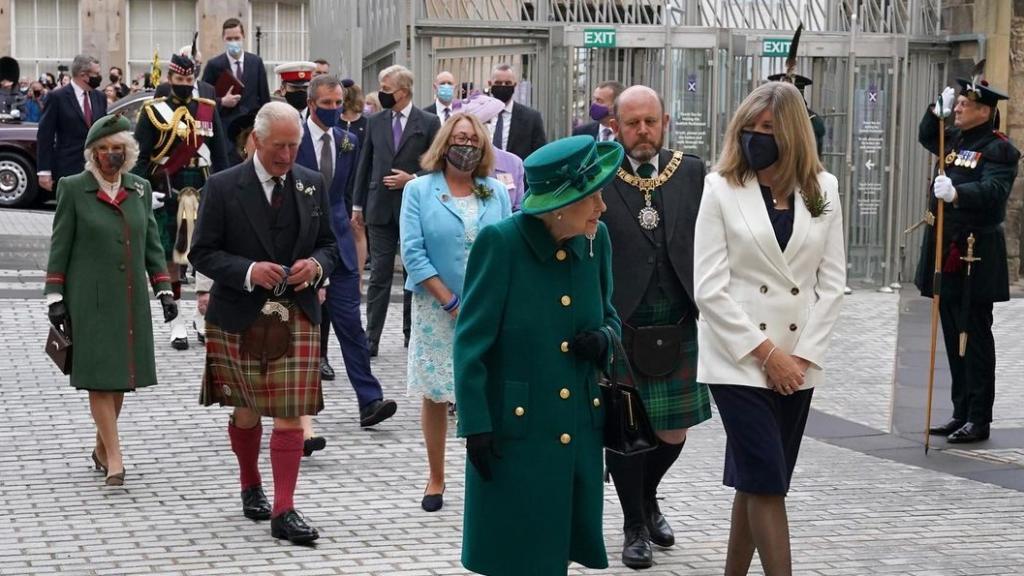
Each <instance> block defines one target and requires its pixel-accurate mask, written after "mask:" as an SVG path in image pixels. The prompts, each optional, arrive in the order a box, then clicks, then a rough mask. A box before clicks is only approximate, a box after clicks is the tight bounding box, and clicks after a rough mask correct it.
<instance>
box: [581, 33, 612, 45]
mask: <svg viewBox="0 0 1024 576" xmlns="http://www.w3.org/2000/svg"><path fill="white" fill-rule="evenodd" d="M583 47H584V48H615V29H614V28H587V29H586V30H584V31H583Z"/></svg>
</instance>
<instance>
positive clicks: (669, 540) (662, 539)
mask: <svg viewBox="0 0 1024 576" xmlns="http://www.w3.org/2000/svg"><path fill="white" fill-rule="evenodd" d="M647 531H648V533H650V535H651V543H652V544H655V545H657V546H661V547H662V548H668V547H670V546H672V545H674V544H675V543H676V535H675V533H674V532H672V527H671V526H669V525H668V520H665V516H663V515H662V513H661V508H659V507H658V502H657V500H655V501H654V502H649V503H648V504H647Z"/></svg>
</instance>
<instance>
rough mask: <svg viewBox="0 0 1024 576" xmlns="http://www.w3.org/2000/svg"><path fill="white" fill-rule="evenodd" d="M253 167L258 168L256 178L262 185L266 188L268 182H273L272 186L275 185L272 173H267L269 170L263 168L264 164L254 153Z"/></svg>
mask: <svg viewBox="0 0 1024 576" xmlns="http://www.w3.org/2000/svg"><path fill="white" fill-rule="evenodd" d="M252 165H253V167H254V168H256V178H258V179H259V181H260V184H263V185H264V186H266V185H267V182H271V184H273V180H271V178H273V176H271V174H270V172H267V169H266V168H264V167H263V163H262V162H260V157H259V155H258V154H256V153H253V155H252Z"/></svg>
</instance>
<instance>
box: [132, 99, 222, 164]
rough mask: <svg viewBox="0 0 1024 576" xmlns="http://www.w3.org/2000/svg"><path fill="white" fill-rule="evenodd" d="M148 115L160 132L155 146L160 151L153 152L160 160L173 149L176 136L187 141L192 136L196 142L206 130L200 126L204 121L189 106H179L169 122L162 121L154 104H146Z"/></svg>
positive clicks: (154, 157) (154, 156)
mask: <svg viewBox="0 0 1024 576" xmlns="http://www.w3.org/2000/svg"><path fill="white" fill-rule="evenodd" d="M146 116H148V117H149V121H150V123H152V124H153V126H154V127H155V128H156V129H157V131H158V132H160V138H158V139H157V143H156V146H155V148H156V149H157V150H158V151H157V152H156V153H154V154H153V157H152V159H153V160H159V159H160V158H163V157H164V156H166V155H167V154H168V153H169V152H170V151H171V146H173V145H174V139H175V137H177V138H180V139H181V140H182V141H186V142H187V141H188V139H189V138H192V139H193V142H195V141H197V138H198V136H199V133H201V132H205V130H204V129H203V127H202V126H200V124H204V123H200V122H199V121H197V120H196V119H195V118H193V117H192V113H191V112H189V111H188V106H180V107H178V108H177V109H176V110H175V111H174V114H173V115H171V119H170V121H168V122H167V123H164V122H161V121H160V118H159V117H158V116H157V114H156V110H154V109H153V106H146ZM211 132H212V130H211ZM204 135H205V134H204ZM210 135H212V134H210Z"/></svg>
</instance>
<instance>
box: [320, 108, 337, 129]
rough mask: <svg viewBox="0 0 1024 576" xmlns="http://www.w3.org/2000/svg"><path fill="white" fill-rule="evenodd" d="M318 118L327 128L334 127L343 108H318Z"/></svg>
mask: <svg viewBox="0 0 1024 576" xmlns="http://www.w3.org/2000/svg"><path fill="white" fill-rule="evenodd" d="M314 112H315V113H316V119H317V120H319V121H320V123H321V124H323V125H324V126H326V127H327V128H334V127H335V126H337V125H338V118H339V117H341V108H335V109H333V110H331V109H328V108H316V109H315V110H314Z"/></svg>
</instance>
